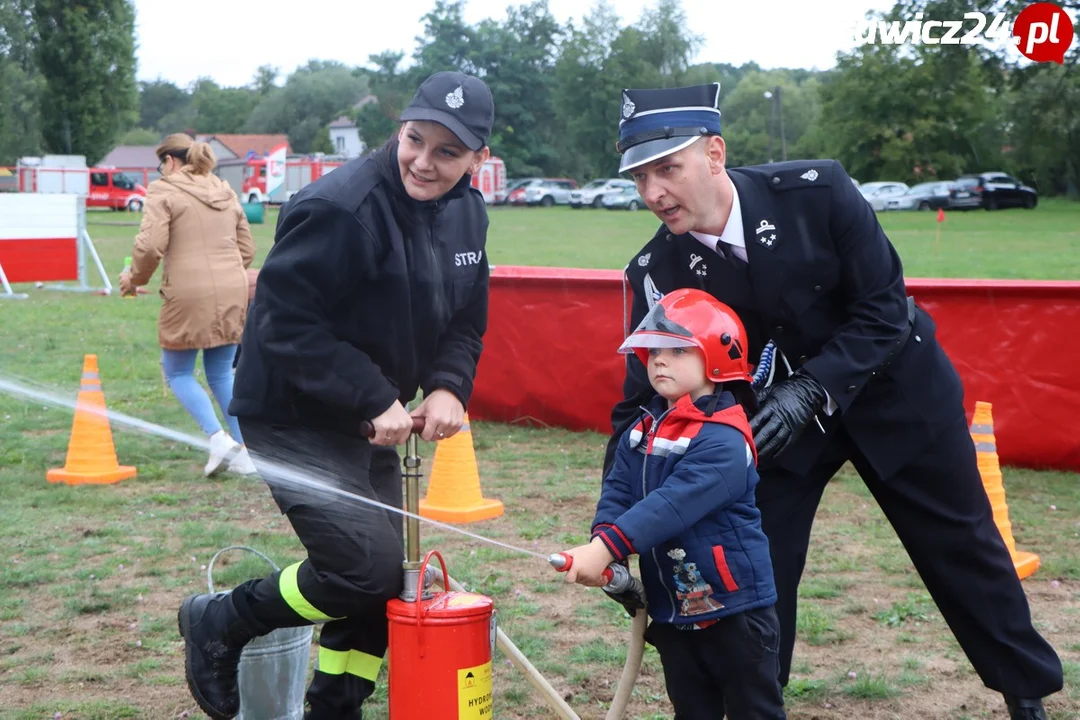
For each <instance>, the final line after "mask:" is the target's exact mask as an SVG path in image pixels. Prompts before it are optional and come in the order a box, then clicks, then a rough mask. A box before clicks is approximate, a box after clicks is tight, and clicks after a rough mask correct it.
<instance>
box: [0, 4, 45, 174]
mask: <svg viewBox="0 0 1080 720" xmlns="http://www.w3.org/2000/svg"><path fill="white" fill-rule="evenodd" d="M30 20H31V15H30V0H0V165H12V164H14V163H15V161H16V160H17V159H18V158H19V157H21V156H24V155H33V154H36V153H38V152H40V150H41V113H40V112H39V109H38V104H39V102H40V96H41V91H42V86H43V80H42V78H41V76H40V74H39V73H38V72H37V68H36V66H35V63H34V57H33V54H34V53H33V46H32V31H31V27H30Z"/></svg>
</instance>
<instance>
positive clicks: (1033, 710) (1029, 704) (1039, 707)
mask: <svg viewBox="0 0 1080 720" xmlns="http://www.w3.org/2000/svg"><path fill="white" fill-rule="evenodd" d="M1005 704H1006V705H1007V706H1008V707H1009V720H1046V710H1045V709H1044V708H1043V704H1042V700H1041V699H1039V698H1034V699H1032V698H1014V697H1009V696H1008V695H1006V696H1005Z"/></svg>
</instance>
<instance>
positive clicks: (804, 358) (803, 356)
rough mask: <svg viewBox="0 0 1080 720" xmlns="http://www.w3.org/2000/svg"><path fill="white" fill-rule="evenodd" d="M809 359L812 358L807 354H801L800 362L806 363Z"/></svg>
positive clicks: (801, 363)
mask: <svg viewBox="0 0 1080 720" xmlns="http://www.w3.org/2000/svg"><path fill="white" fill-rule="evenodd" d="M809 360H810V358H808V357H806V356H805V355H800V356H799V364H800V365H805V364H806V363H807V361H809Z"/></svg>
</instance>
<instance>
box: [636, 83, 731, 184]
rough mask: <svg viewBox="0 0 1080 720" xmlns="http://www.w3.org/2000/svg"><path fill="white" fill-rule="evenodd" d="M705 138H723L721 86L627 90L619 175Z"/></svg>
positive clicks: (713, 84)
mask: <svg viewBox="0 0 1080 720" xmlns="http://www.w3.org/2000/svg"><path fill="white" fill-rule="evenodd" d="M705 135H720V83H718V82H716V83H709V84H708V85H691V86H688V87H678V88H661V89H651V90H632V89H627V90H623V94H622V105H621V107H620V119H619V142H618V144H617V145H616V148H617V149H618V151H619V152H620V153H622V162H621V163H620V164H619V172H626V171H627V170H631V169H633V168H635V167H637V166H639V165H644V164H645V163H649V162H652V161H653V160H657V159H659V158H662V157H664V156H665V155H670V154H672V153H675V152H678V151H679V150H682V149H683V148H684V147H686V146H688V145H690V143H692V142H694V141H695V140H697V139H698V138H699V137H703V136H705Z"/></svg>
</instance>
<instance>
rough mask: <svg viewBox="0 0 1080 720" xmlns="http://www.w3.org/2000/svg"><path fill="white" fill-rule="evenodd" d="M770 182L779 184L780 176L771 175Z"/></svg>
mask: <svg viewBox="0 0 1080 720" xmlns="http://www.w3.org/2000/svg"><path fill="white" fill-rule="evenodd" d="M772 184H773V185H779V184H780V178H779V177H777V176H776V175H773V179H772Z"/></svg>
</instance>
